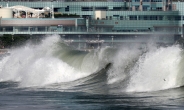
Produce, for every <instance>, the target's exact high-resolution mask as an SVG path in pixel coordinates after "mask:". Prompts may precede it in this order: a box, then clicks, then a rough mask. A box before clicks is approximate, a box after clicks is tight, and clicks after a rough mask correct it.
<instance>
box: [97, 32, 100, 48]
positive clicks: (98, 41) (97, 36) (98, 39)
mask: <svg viewBox="0 0 184 110" xmlns="http://www.w3.org/2000/svg"><path fill="white" fill-rule="evenodd" d="M97 37H98V48H99V37H100V35H97Z"/></svg>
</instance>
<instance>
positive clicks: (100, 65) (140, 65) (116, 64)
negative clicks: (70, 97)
mask: <svg viewBox="0 0 184 110" xmlns="http://www.w3.org/2000/svg"><path fill="white" fill-rule="evenodd" d="M138 47H140V46H137V45H134V46H130V45H129V46H120V47H118V48H109V47H104V48H101V49H98V50H94V51H91V52H84V51H78V50H74V49H72V48H70V47H68V46H67V45H66V44H65V43H63V41H62V40H61V39H60V37H59V36H57V35H53V36H51V37H47V38H46V39H44V40H43V41H42V43H40V44H39V45H32V44H27V45H25V46H23V47H21V48H17V49H12V50H11V51H10V53H11V54H10V55H9V56H6V57H3V58H2V60H0V81H1V82H4V81H14V82H18V83H19V86H20V87H35V86H36V87H48V88H49V87H57V88H63V87H65V89H70V90H71V89H72V90H81V91H90V92H91V91H92V92H108V93H109V92H118V93H120V92H144V91H157V90H163V89H169V88H175V87H180V86H183V85H184V74H183V72H184V70H183V66H184V57H183V56H184V55H183V50H182V49H181V48H180V47H179V46H178V45H173V46H170V47H160V48H158V47H156V46H154V45H147V46H146V47H147V48H146V50H145V49H140V48H138Z"/></svg>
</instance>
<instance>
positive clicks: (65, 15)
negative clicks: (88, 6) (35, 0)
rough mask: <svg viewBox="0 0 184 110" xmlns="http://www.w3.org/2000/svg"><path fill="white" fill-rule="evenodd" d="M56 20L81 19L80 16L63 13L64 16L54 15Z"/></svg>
mask: <svg viewBox="0 0 184 110" xmlns="http://www.w3.org/2000/svg"><path fill="white" fill-rule="evenodd" d="M54 17H55V18H79V17H80V16H79V15H76V14H67V13H63V14H60V13H58V14H54Z"/></svg>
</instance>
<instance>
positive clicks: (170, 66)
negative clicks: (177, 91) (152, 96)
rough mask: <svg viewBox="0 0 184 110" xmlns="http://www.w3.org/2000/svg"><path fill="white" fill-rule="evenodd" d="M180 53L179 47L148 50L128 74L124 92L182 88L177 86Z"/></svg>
mask: <svg viewBox="0 0 184 110" xmlns="http://www.w3.org/2000/svg"><path fill="white" fill-rule="evenodd" d="M181 52H182V50H181V49H180V48H179V46H171V47H161V48H157V49H156V50H155V49H153V50H149V51H148V52H147V53H146V54H144V55H143V56H142V57H141V58H140V59H139V61H138V62H137V64H136V66H135V67H134V68H133V69H132V71H131V72H130V75H131V78H130V81H129V84H128V87H127V89H126V91H127V92H143V91H157V90H163V89H169V88H174V87H178V86H182V85H183V84H181V85H177V75H178V72H179V70H178V66H179V62H180V61H181Z"/></svg>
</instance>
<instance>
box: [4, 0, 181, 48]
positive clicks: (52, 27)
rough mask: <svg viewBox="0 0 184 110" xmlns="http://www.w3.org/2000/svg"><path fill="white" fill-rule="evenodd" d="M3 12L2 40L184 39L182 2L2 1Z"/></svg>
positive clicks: (168, 0)
mask: <svg viewBox="0 0 184 110" xmlns="http://www.w3.org/2000/svg"><path fill="white" fill-rule="evenodd" d="M0 7H1V8H0V17H1V18H0V34H1V35H3V34H12V35H16V34H26V35H33V34H35V35H39V34H60V35H61V36H62V37H64V38H65V40H66V41H68V42H70V43H71V42H80V43H83V44H81V45H85V44H86V43H88V44H95V43H97V44H98V45H99V43H100V44H101V43H110V44H112V43H115V42H116V43H117V42H147V41H148V40H150V39H152V40H153V39H154V40H155V41H156V42H157V43H174V42H175V40H176V39H178V38H180V37H183V29H184V28H183V24H184V2H182V1H175V2H173V1H170V0H113V1H110V0H65V1H64V0H54V1H53V0H40V1H37V0H9V1H7V0H1V1H0Z"/></svg>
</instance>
